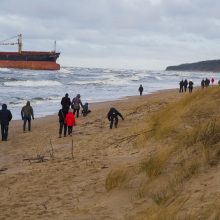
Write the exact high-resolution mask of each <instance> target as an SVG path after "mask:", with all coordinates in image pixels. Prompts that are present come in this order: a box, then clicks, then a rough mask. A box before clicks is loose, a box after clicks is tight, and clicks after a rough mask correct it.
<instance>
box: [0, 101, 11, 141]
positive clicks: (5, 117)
mask: <svg viewBox="0 0 220 220" xmlns="http://www.w3.org/2000/svg"><path fill="white" fill-rule="evenodd" d="M11 119H12V114H11V111H10V110H8V109H7V105H6V104H3V105H2V110H0V123H1V134H2V141H7V140H8V126H9V122H10V121H11Z"/></svg>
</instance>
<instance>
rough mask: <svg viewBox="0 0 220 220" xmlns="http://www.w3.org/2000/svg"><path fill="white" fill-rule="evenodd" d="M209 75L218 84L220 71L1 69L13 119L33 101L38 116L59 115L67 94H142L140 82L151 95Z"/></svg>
mask: <svg viewBox="0 0 220 220" xmlns="http://www.w3.org/2000/svg"><path fill="white" fill-rule="evenodd" d="M206 77H207V78H211V77H214V78H215V84H216V83H217V81H218V80H219V79H220V74H218V73H210V72H177V71H164V70H160V71H155V70H154V71H150V70H133V69H111V68H109V69H104V68H81V67H62V68H61V69H60V70H58V71H42V70H41V71H38V70H20V69H7V68H0V94H1V95H0V104H3V103H6V104H7V106H8V109H10V110H11V112H12V114H13V119H20V118H21V108H22V106H24V105H25V104H26V102H27V101H30V102H31V105H32V107H33V108H34V113H35V118H38V117H44V116H47V115H52V114H57V112H58V111H59V109H60V108H61V105H60V101H61V99H62V97H63V96H64V95H65V94H66V93H68V94H69V97H70V98H71V99H72V98H74V97H75V96H76V95H77V94H80V95H81V100H82V102H83V103H85V102H88V103H96V102H103V101H110V100H121V99H126V98H127V97H128V96H135V95H139V93H138V88H139V86H140V84H142V85H143V87H144V92H143V94H150V93H154V92H156V91H159V90H164V89H173V88H179V81H180V80H182V79H187V80H192V81H193V82H194V86H200V84H201V80H202V78H206Z"/></svg>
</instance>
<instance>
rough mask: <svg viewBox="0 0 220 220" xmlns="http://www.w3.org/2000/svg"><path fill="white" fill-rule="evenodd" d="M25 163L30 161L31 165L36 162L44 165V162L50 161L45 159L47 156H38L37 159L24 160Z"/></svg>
mask: <svg viewBox="0 0 220 220" xmlns="http://www.w3.org/2000/svg"><path fill="white" fill-rule="evenodd" d="M23 161H29V162H30V163H32V162H34V163H42V162H45V161H48V159H47V158H45V156H42V155H37V157H28V158H24V159H23Z"/></svg>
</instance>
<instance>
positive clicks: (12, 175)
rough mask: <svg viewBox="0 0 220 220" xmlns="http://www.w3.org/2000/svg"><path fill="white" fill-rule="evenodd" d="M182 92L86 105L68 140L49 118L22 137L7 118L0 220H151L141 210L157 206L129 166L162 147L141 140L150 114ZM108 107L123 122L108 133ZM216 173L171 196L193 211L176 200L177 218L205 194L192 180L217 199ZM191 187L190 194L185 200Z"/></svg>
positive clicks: (0, 162)
mask: <svg viewBox="0 0 220 220" xmlns="http://www.w3.org/2000/svg"><path fill="white" fill-rule="evenodd" d="M188 95H189V94H188V93H187V94H179V93H178V90H176V89H174V90H164V91H160V92H157V93H154V94H150V95H144V96H142V97H140V96H135V97H128V98H126V99H124V100H117V101H113V102H103V103H95V104H91V105H90V109H91V110H92V112H91V113H90V114H89V115H88V116H86V117H83V116H80V117H79V118H78V119H76V120H77V121H76V126H75V127H74V128H73V136H72V137H70V136H67V137H62V138H58V129H59V123H58V116H57V115H52V116H47V117H44V118H36V119H35V120H34V121H32V131H31V132H26V133H23V131H22V121H21V120H18V121H12V122H11V123H10V127H9V140H8V141H7V142H0V170H1V171H0V188H1V190H0V192H1V193H0V195H1V196H0V219H2V220H3V219H5V220H6V219H17V220H20V219H65V220H66V219H71V220H72V219H76V220H80V219H83V220H87V219H88V220H90V219H91V220H93V219H94V220H104V219H109V220H110V219H112V220H113V219H114V220H122V219H159V218H156V217H155V218H153V217H152V218H151V217H149V218H147V217H146V216H150V215H148V214H145V212H147V213H151V212H148V211H149V210H148V209H149V208H150V207H153V208H152V209H151V210H152V212H153V211H155V210H156V207H157V206H158V204H156V205H155V206H154V204H153V202H154V200H153V199H152V197H149V195H151V194H149V193H148V192H146V191H145V190H143V191H141V190H140V189H142V188H143V187H142V186H143V185H144V184H146V181H148V180H149V177H148V178H146V174H145V173H141V172H138V171H137V170H136V169H137V167H139V165H138V164H139V163H140V162H141V161H143V160H144V159H146V158H149V157H150V156H151V155H152V154H154V153H155V152H158V151H159V150H161V149H164V147H165V146H166V145H169V142H168V141H164V142H161V141H160V140H158V141H157V139H156V138H153V139H152V138H150V137H149V135H148V130H151V128H150V120H151V117H152V116H153V115H155V114H157V112H160V111H162V110H163V109H165V108H166V107H167V106H168V105H171V104H172V103H175V102H178V101H179V100H180V99H182V98H184V97H186V96H188ZM110 105H111V106H114V107H116V108H117V109H118V110H119V111H120V112H121V113H122V115H123V116H124V117H125V120H124V121H122V120H121V119H119V125H118V128H117V129H115V128H113V129H112V130H110V129H109V122H108V120H107V117H106V115H107V112H108V110H109V106H110ZM167 140H168V139H167ZM170 166H171V165H170V164H169V166H168V167H170ZM218 167H219V165H218ZM217 170H218V169H217V167H216V166H215V167H214V168H213V170H212V172H213V173H207V174H206V176H203V175H202V174H201V175H200V176H199V178H200V179H199V180H198V181H196V180H194V179H190V181H191V184H189V186H191V187H192V189H191V191H190V187H188V189H187V188H183V189H181V190H180V191H179V193H180V192H182V193H183V192H184V190H188V194H187V195H188V200H190V199H191V200H192V203H191V204H192V206H193V208H194V209H193V210H192V209H191V207H190V205H189V203H187V200H186V198H184V199H185V200H184V199H183V200H184V201H185V203H184V205H185V206H182V208H183V207H184V208H185V209H184V210H182V209H181V210H180V218H179V219H184V216H186V213H188V214H189V213H191V214H192V216H194V214H195V213H196V211H197V212H198V210H200V209H199V208H200V206H199V205H198V207H196V205H195V204H196V202H195V201H196V200H197V199H199V198H200V199H201V198H202V196H203V198H206V196H208V194H209V192H208V191H207V188H206V187H205V186H201V185H200V184H199V183H200V180H203V183H205V182H206V183H207V182H208V181H209V178H211V179H212V180H213V181H212V183H210V184H213V187H212V189H214V188H215V189H216V190H212V193H214V194H216V195H220V190H219V189H220V187H219V183H218V182H219V181H217V179H216V178H217V177H218V178H219V176H216V175H212V174H214V173H215V172H216V171H217ZM117 171H118V173H119V175H118V176H117ZM218 174H219V171H218ZM112 177H115V178H112ZM123 178H124V179H123ZM161 178H162V177H161ZM161 180H162V179H160V180H158V181H161ZM218 180H219V179H218ZM155 181H156V180H155ZM193 181H194V183H193ZM119 182H120V183H121V184H119ZM154 184H155V188H157V186H158V185H159V183H157V184H158V185H156V182H155V183H154ZM187 184H188V183H187ZM195 184H198V185H199V187H198V189H197V190H199V191H198V192H197V195H196V196H198V197H195V198H193V197H189V195H190V194H191V192H194V191H195V189H194V188H193V186H194V185H195ZM207 184H208V183H207ZM209 187H210V185H209ZM151 189H153V188H152V186H151ZM152 191H153V190H152ZM216 198H217V197H216ZM178 199H179V198H178ZM181 201H182V200H181ZM175 202H177V201H175ZM182 202H183V201H182ZM179 203H180V202H179ZM215 204H216V205H217V206H218V205H219V199H216V200H215ZM154 208H155V210H154ZM151 216H153V215H152V213H151ZM169 216H170V215H169V214H168V215H167V218H164V219H169V218H168V217H169ZM216 216H217V215H216ZM210 219H212V218H210ZM213 219H214V218H213Z"/></svg>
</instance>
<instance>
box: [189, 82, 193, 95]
mask: <svg viewBox="0 0 220 220" xmlns="http://www.w3.org/2000/svg"><path fill="white" fill-rule="evenodd" d="M192 90H193V81H192V80H190V81H189V92H190V93H191V92H192Z"/></svg>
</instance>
